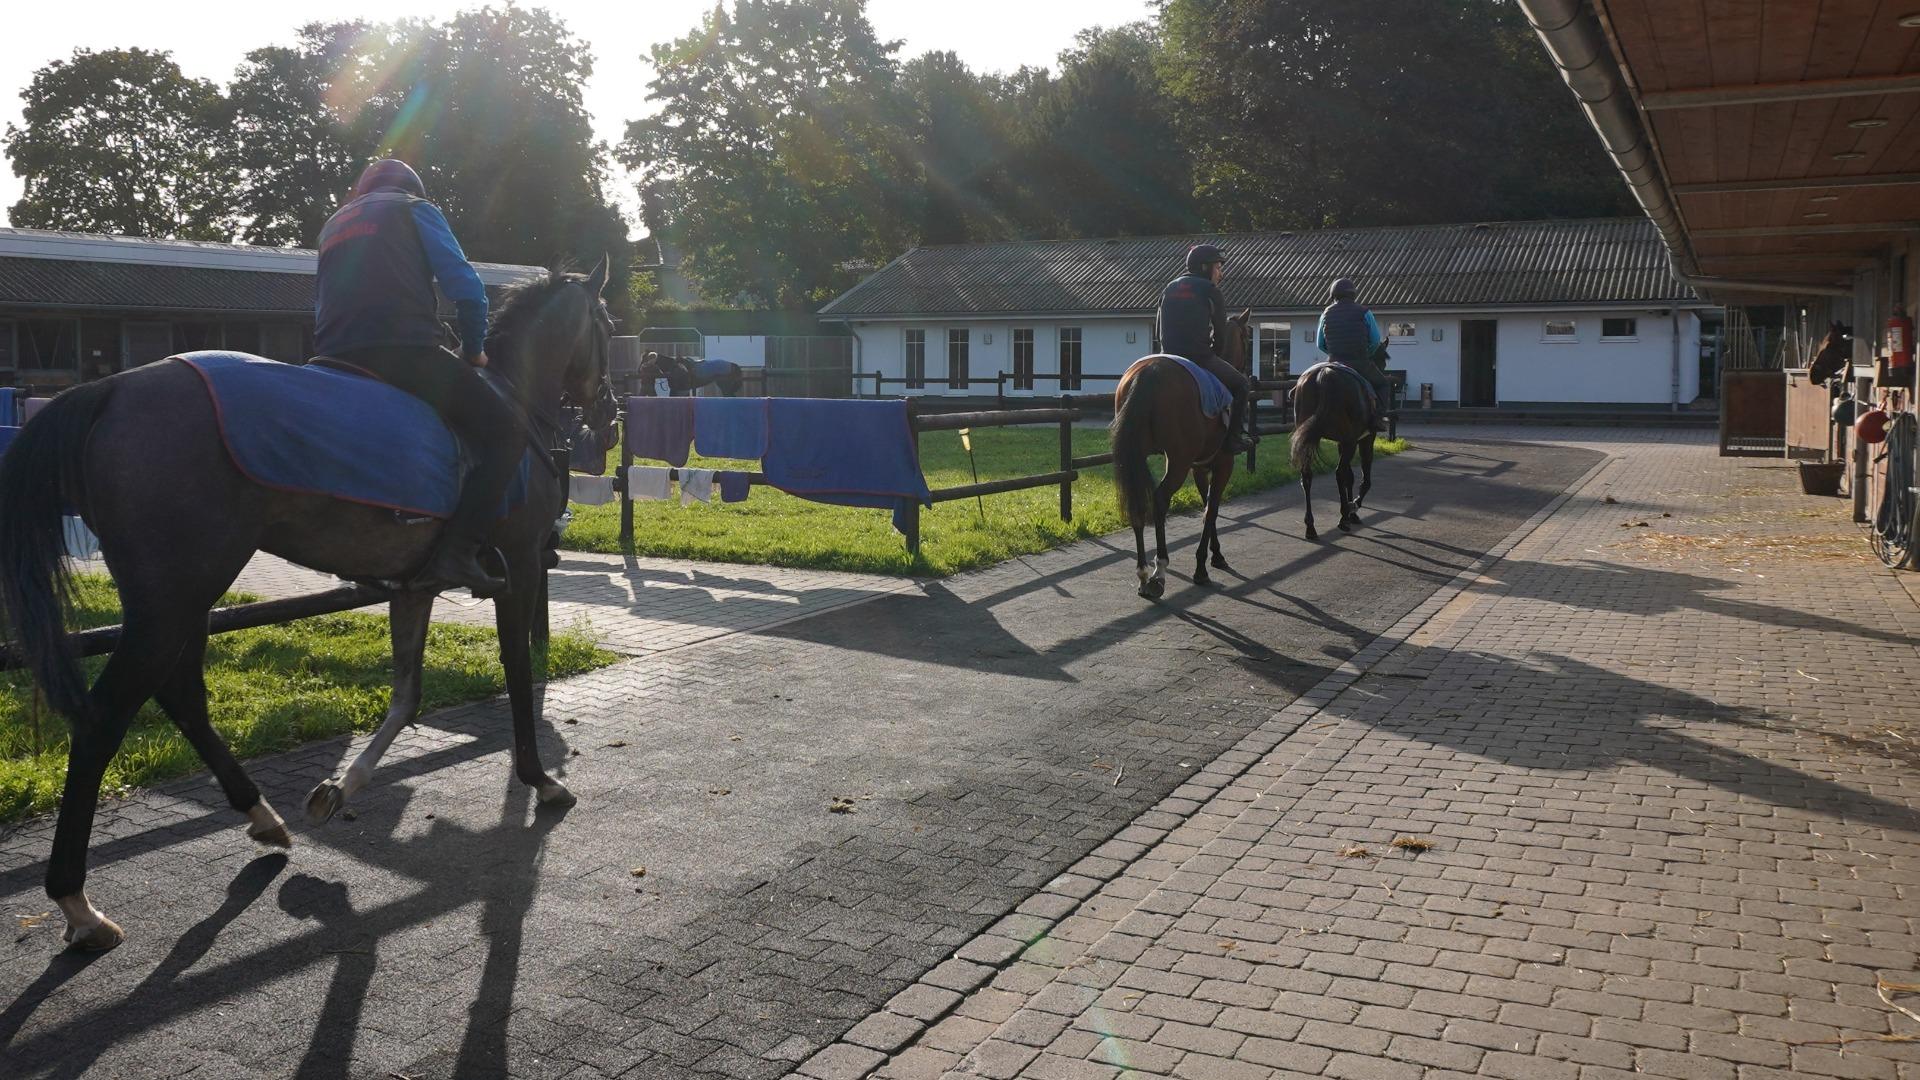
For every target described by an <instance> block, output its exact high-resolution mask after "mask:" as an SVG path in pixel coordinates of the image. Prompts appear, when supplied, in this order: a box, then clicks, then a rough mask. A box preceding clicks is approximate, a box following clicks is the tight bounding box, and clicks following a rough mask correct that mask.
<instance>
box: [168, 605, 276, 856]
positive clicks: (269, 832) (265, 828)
mask: <svg viewBox="0 0 1920 1080" xmlns="http://www.w3.org/2000/svg"><path fill="white" fill-rule="evenodd" d="M206 663H207V635H206V628H205V627H204V626H202V627H201V630H200V633H199V634H197V635H196V636H194V637H193V638H191V639H189V640H188V641H187V642H186V643H185V644H184V645H183V646H182V648H181V650H180V657H179V659H177V660H175V661H174V663H173V670H172V671H169V672H168V673H167V677H166V680H165V681H164V682H162V683H161V684H160V688H159V689H158V690H157V691H155V692H154V695H153V697H154V700H155V701H158V702H159V703H160V707H161V708H162V709H165V710H166V712H167V718H168V719H170V720H172V721H173V725H174V726H175V727H177V728H179V729H180V734H182V735H184V736H186V739H187V742H188V744H190V745H191V746H192V747H193V749H194V752H195V753H197V754H199V755H200V760H202V761H204V762H206V763H207V767H208V768H209V769H211V770H213V776H214V779H216V780H218V781H219V782H220V790H221V791H222V792H224V793H225V794H226V796H227V805H229V806H231V807H233V808H234V809H235V810H238V811H239V812H240V813H242V814H245V815H247V822H248V823H247V836H248V837H250V838H251V839H253V840H255V841H257V842H259V843H262V844H266V845H268V846H269V847H277V848H290V847H292V846H293V837H291V836H289V835H288V834H287V823H286V822H285V821H282V820H281V819H280V815H279V814H277V813H275V812H274V809H273V807H272V806H270V805H269V804H268V803H267V800H266V799H265V798H264V797H262V796H261V794H260V788H259V786H258V785H256V784H255V783H254V782H253V778H252V777H250V776H248V775H247V771H246V770H245V769H243V768H241V766H240V762H239V761H237V760H235V759H234V756H233V751H232V750H231V749H229V748H228V746H227V741H226V740H225V739H222V738H221V737H220V733H219V732H217V731H215V730H214V729H213V720H212V719H211V718H210V717H208V715H207V677H206Z"/></svg>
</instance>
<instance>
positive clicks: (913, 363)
mask: <svg viewBox="0 0 1920 1080" xmlns="http://www.w3.org/2000/svg"><path fill="white" fill-rule="evenodd" d="M926 385H927V332H926V331H925V330H909V331H907V389H909V390H922V389H925V388H926Z"/></svg>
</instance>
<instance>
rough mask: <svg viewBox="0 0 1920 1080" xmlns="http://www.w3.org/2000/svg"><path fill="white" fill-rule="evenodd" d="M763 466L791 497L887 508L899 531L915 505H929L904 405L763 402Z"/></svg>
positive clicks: (805, 400) (797, 400)
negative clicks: (765, 430)
mask: <svg viewBox="0 0 1920 1080" xmlns="http://www.w3.org/2000/svg"><path fill="white" fill-rule="evenodd" d="M761 469H762V471H763V472H765V473H766V477H767V483H769V484H771V485H773V486H774V487H776V488H779V489H780V490H781V491H784V492H786V493H787V494H789V495H798V496H800V497H801V498H803V499H809V500H812V501H813V502H823V503H834V504H837V505H840V506H872V507H879V508H882V509H891V510H893V525H894V528H896V529H899V530H900V531H902V532H905V531H906V529H905V521H906V515H907V513H908V512H909V511H910V510H911V508H912V507H913V506H914V505H915V504H918V505H921V506H932V505H933V494H932V492H930V491H928V490H927V478H926V477H925V476H924V475H922V474H921V472H920V455H919V452H918V451H917V450H916V448H915V445H914V439H913V425H912V424H911V422H910V421H909V420H908V418H907V403H906V402H905V401H841V400H834V399H827V398H769V399H768V401H767V456H766V459H765V461H763V462H762V463H761Z"/></svg>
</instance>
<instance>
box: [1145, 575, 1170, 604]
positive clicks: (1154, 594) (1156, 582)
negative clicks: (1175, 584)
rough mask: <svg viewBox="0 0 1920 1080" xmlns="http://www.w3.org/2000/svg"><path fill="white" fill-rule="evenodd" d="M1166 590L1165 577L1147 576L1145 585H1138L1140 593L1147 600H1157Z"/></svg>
mask: <svg viewBox="0 0 1920 1080" xmlns="http://www.w3.org/2000/svg"><path fill="white" fill-rule="evenodd" d="M1166 592H1167V579H1165V578H1149V579H1148V580H1147V583H1146V584H1145V585H1142V586H1140V595H1141V596H1144V597H1146V598H1147V599H1149V600H1158V599H1160V598H1161V597H1162V596H1165V595H1166Z"/></svg>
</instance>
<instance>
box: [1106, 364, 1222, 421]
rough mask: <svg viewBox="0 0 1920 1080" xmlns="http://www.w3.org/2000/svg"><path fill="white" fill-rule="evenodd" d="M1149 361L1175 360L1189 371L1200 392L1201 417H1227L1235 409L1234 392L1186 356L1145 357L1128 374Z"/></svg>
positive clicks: (1195, 386)
mask: <svg viewBox="0 0 1920 1080" xmlns="http://www.w3.org/2000/svg"><path fill="white" fill-rule="evenodd" d="M1149 360H1175V361H1178V362H1179V364H1180V366H1181V367H1183V368H1186V369H1187V374H1189V375H1191V376H1193V385H1194V388H1195V389H1197V390H1199V391H1200V415H1202V416H1207V417H1214V418H1218V417H1222V416H1225V415H1226V414H1227V411H1228V410H1229V409H1232V408H1233V392H1232V391H1230V390H1228V389H1227V384H1225V383H1223V382H1221V381H1220V378H1219V376H1217V375H1215V374H1214V373H1213V372H1211V371H1208V370H1207V369H1206V368H1203V367H1201V366H1200V365H1199V364H1196V363H1194V362H1193V361H1191V360H1189V359H1187V358H1186V357H1184V356H1175V355H1173V354H1172V353H1155V354H1154V355H1152V356H1143V357H1141V358H1140V359H1138V360H1135V361H1134V362H1133V365H1132V367H1129V368H1128V369H1127V371H1128V373H1129V374H1131V373H1132V371H1133V368H1135V367H1139V366H1140V365H1141V364H1144V363H1146V362H1147V361H1149Z"/></svg>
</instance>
